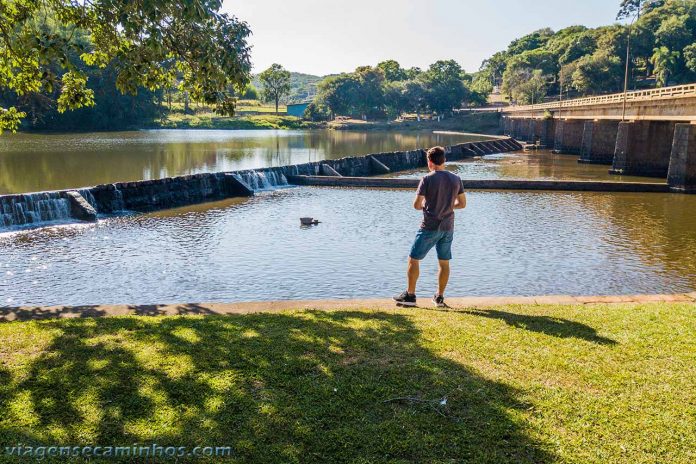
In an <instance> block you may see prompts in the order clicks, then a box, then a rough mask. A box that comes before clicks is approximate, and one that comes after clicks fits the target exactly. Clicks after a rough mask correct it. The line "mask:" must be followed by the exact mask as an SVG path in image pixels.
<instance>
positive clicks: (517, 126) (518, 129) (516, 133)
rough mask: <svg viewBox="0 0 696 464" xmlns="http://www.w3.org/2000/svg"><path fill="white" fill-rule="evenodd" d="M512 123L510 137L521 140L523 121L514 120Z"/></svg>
mask: <svg viewBox="0 0 696 464" xmlns="http://www.w3.org/2000/svg"><path fill="white" fill-rule="evenodd" d="M512 121H513V123H512V137H513V138H515V139H517V140H522V138H523V134H524V130H523V129H522V126H523V125H524V119H520V118H515V119H513V120H512Z"/></svg>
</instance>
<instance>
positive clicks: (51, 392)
mask: <svg viewBox="0 0 696 464" xmlns="http://www.w3.org/2000/svg"><path fill="white" fill-rule="evenodd" d="M695 309H696V308H695V306H694V305H693V304H646V305H640V306H638V305H625V306H601V305H597V306H589V307H583V306H507V307H499V308H495V309H491V310H473V309H472V310H462V311H459V312H438V311H429V310H394V311H370V310H369V309H366V310H361V311H336V312H318V311H298V312H282V313H267V314H256V315H239V316H224V317H223V316H186V317H122V318H100V319H72V320H54V321H33V322H13V323H4V324H0V340H2V343H1V344H0V446H5V445H14V444H16V443H23V444H25V445H27V444H70V445H78V444H102V445H122V446H123V445H125V446H128V445H131V444H133V443H140V444H150V443H152V442H156V443H158V444H161V445H175V446H180V445H181V446H185V445H189V446H194V445H196V444H199V445H200V444H207V445H213V446H215V445H230V446H232V447H233V450H234V457H235V459H236V461H235V460H233V461H232V462H248V463H266V462H268V463H275V462H303V463H304V462H330V463H334V462H353V463H368V462H380V463H381V462H402V463H406V462H413V463H454V462H457V463H458V462H486V463H506V462H509V463H545V462H569V463H570V462H572V463H632V464H637V463H657V462H659V463H693V462H696V362H694V361H695V360H696V317H694V316H696V312H695ZM1 451H2V450H1V449H0V452H1ZM2 459H7V458H6V457H4V458H3V457H2V456H0V460H2ZM44 462H65V460H64V459H59V460H56V461H51V460H50V459H46V460H45V461H44ZM108 462H113V461H108ZM196 462H205V460H202V459H201V460H197V461H196Z"/></svg>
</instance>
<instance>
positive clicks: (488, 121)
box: [326, 113, 502, 135]
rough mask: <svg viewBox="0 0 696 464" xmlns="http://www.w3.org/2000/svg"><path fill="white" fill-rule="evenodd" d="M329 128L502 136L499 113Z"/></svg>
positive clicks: (336, 123)
mask: <svg viewBox="0 0 696 464" xmlns="http://www.w3.org/2000/svg"><path fill="white" fill-rule="evenodd" d="M326 124H327V127H329V128H330V129H335V130H353V131H370V130H376V131H389V130H394V131H422V130H431V131H455V132H470V133H475V134H488V135H500V134H501V133H502V132H501V130H500V115H499V114H498V113H475V114H461V115H457V116H454V117H451V118H445V119H442V120H440V121H437V120H426V119H422V120H421V121H415V120H402V121H361V120H358V119H347V120H334V121H329V122H328V123H326Z"/></svg>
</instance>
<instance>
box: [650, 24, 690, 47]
mask: <svg viewBox="0 0 696 464" xmlns="http://www.w3.org/2000/svg"><path fill="white" fill-rule="evenodd" d="M690 20H691V18H690V17H689V15H681V16H670V17H669V18H666V19H665V20H664V21H662V24H660V27H659V28H658V29H657V31H656V32H655V39H656V41H657V43H658V44H659V45H663V46H665V47H667V48H669V49H671V50H682V49H683V48H684V47H686V46H687V45H688V44H690V43H691V41H692V40H693V30H692V28H691V27H690V26H691V24H690V23H691V21H690Z"/></svg>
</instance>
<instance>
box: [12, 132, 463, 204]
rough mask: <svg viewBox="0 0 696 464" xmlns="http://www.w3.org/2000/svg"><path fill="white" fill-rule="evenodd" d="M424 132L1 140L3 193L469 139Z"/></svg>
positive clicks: (73, 136) (131, 134) (65, 136)
mask: <svg viewBox="0 0 696 464" xmlns="http://www.w3.org/2000/svg"><path fill="white" fill-rule="evenodd" d="M467 140H469V138H467V137H465V136H454V135H444V134H433V133H419V132H407V133H396V132H376V131H375V132H366V133H358V132H352V131H326V130H319V131H224V130H154V131H137V132H110V133H91V134H15V135H6V136H2V137H0V194H5V193H19V192H32V191H40V190H55V189H63V188H75V187H84V186H90V185H96V184H104V183H112V182H118V181H132V180H140V179H155V178H161V177H167V176H175V175H183V174H194V173H200V172H213V171H229V170H236V169H253V168H260V167H265V166H281V165H287V164H295V163H304V162H307V161H317V160H321V159H327V158H329V159H332V158H340V157H343V156H353V155H364V154H368V153H377V152H384V151H395V150H412V149H415V148H422V147H427V146H431V145H436V144H445V145H450V144H454V143H459V142H463V141H467Z"/></svg>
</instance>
